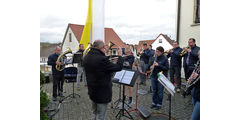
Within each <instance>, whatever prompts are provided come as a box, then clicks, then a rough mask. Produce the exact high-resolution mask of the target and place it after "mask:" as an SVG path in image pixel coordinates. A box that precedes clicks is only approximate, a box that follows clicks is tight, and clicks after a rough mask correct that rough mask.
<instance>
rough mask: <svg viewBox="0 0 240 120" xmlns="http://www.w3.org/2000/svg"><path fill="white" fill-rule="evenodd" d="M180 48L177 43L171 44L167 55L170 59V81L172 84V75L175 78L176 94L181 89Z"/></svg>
mask: <svg viewBox="0 0 240 120" xmlns="http://www.w3.org/2000/svg"><path fill="white" fill-rule="evenodd" d="M181 51H182V48H180V47H179V44H178V42H176V41H175V42H173V49H171V50H170V51H169V53H168V56H167V57H171V60H170V80H171V82H172V83H174V75H176V77H177V92H180V89H181V67H182V56H180V53H181Z"/></svg>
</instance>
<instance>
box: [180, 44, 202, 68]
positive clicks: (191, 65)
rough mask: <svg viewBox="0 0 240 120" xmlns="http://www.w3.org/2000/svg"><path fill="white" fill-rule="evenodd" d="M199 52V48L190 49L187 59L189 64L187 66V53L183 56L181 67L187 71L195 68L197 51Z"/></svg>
mask: <svg viewBox="0 0 240 120" xmlns="http://www.w3.org/2000/svg"><path fill="white" fill-rule="evenodd" d="M199 50H200V47H198V46H196V45H195V46H194V47H192V48H191V52H190V57H189V64H188V65H187V63H186V60H187V56H188V53H186V54H185V55H184V60H183V67H184V68H188V69H189V70H193V69H194V68H195V64H196V63H197V61H198V60H199V59H198V51H199Z"/></svg>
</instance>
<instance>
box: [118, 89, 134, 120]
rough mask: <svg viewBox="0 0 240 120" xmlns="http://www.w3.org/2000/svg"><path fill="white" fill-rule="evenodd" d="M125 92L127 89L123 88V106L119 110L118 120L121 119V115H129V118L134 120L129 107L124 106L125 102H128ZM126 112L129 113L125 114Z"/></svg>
mask: <svg viewBox="0 0 240 120" xmlns="http://www.w3.org/2000/svg"><path fill="white" fill-rule="evenodd" d="M124 94H125V89H123V92H122V97H123V99H122V108H121V109H120V110H119V112H118V114H117V115H116V118H117V120H120V119H121V117H127V118H129V119H132V120H133V117H132V116H131V115H130V113H129V112H128V111H127V109H126V108H125V107H124V104H126V103H125V97H124ZM124 112H126V113H127V114H128V116H127V115H125V114H124Z"/></svg>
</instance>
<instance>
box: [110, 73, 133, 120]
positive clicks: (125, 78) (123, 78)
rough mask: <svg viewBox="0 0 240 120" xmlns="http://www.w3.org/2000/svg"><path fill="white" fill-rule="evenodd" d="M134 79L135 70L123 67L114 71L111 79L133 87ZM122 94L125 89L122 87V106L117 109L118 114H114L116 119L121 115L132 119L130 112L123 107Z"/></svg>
mask: <svg viewBox="0 0 240 120" xmlns="http://www.w3.org/2000/svg"><path fill="white" fill-rule="evenodd" d="M136 79H137V74H136V71H134V70H125V69H123V70H121V71H119V72H116V73H115V74H114V78H113V81H114V82H115V83H118V84H120V85H126V86H131V87H133V86H134V84H135V82H136ZM124 94H125V89H123V92H122V97H123V100H122V108H121V109H120V110H119V112H118V114H117V115H116V118H117V119H118V120H120V119H121V117H126V118H129V119H133V117H132V116H131V115H130V113H129V112H128V111H127V110H126V109H125V108H124V101H125V97H124ZM124 112H126V113H127V114H128V116H127V115H125V113H124Z"/></svg>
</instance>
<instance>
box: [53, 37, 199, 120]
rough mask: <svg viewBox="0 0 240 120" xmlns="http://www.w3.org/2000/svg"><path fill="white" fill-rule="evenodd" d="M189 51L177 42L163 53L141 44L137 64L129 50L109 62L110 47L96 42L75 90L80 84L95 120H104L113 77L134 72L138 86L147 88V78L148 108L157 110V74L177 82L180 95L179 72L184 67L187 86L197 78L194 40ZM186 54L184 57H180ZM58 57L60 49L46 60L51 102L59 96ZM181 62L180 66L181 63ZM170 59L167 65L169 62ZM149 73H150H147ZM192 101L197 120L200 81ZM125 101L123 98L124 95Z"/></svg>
mask: <svg viewBox="0 0 240 120" xmlns="http://www.w3.org/2000/svg"><path fill="white" fill-rule="evenodd" d="M188 46H189V48H180V47H179V44H178V42H174V43H173V48H172V49H170V50H167V51H165V50H164V48H163V47H162V46H159V47H157V48H156V50H153V49H152V46H151V45H147V44H146V43H144V44H143V48H142V50H141V51H140V52H139V53H138V55H139V56H138V57H140V60H139V61H138V62H137V63H136V59H137V58H136V57H137V56H134V55H133V51H132V50H131V47H130V46H128V47H126V48H125V50H124V54H123V51H122V49H121V48H119V49H118V51H117V53H118V57H117V58H115V59H113V61H110V60H109V57H108V56H109V52H108V51H109V46H108V45H105V44H104V42H103V41H102V40H95V41H94V43H93V44H92V47H91V48H90V50H89V52H88V53H87V54H86V55H84V57H83V62H82V63H79V64H78V66H77V68H78V75H77V89H78V90H80V81H83V82H84V85H85V86H87V88H88V95H89V98H90V100H91V104H92V111H93V115H94V120H104V119H105V116H106V110H107V106H108V104H109V103H110V102H111V100H112V74H113V73H114V72H118V71H121V70H122V69H123V68H124V69H130V70H131V69H135V70H137V71H138V73H139V76H140V85H146V82H147V79H148V76H149V77H150V81H149V82H150V83H151V90H152V92H153V94H152V103H151V106H150V107H151V108H152V109H155V110H159V109H161V107H162V103H163V102H162V101H163V92H164V86H163V85H162V84H161V83H160V82H159V81H158V76H157V74H158V73H159V72H162V73H163V74H164V75H165V76H166V77H168V74H170V81H171V82H172V83H173V84H174V82H175V78H176V82H177V85H176V91H177V92H178V93H179V92H180V91H181V86H182V84H181V81H182V80H181V68H182V63H183V68H184V73H185V79H186V81H187V83H188V84H191V83H192V81H193V80H194V79H195V78H197V77H200V68H199V70H198V72H196V71H195V69H196V66H195V64H197V63H200V48H199V47H198V46H196V41H195V39H194V38H190V39H189V40H188ZM78 52H80V53H82V54H83V52H84V47H83V45H82V44H80V45H79V51H78ZM183 53H185V54H183ZM60 54H61V48H60V47H57V48H56V50H55V53H53V54H51V55H50V56H49V58H48V64H49V65H52V74H53V100H56V97H57V96H62V92H63V83H64V73H63V71H57V70H56V68H55V66H56V65H60V64H61V63H59V62H58V61H57V58H58V56H59V55H60ZM182 58H183V62H182ZM169 59H170V61H169ZM149 71H150V72H149ZM192 86H193V87H192V89H191V91H192V93H191V95H192V101H193V105H194V110H193V113H192V120H198V119H200V81H199V82H196V83H195V84H194V85H192ZM123 88H124V89H125V88H128V91H129V99H128V100H129V101H128V104H131V103H132V88H131V87H129V86H124V87H123ZM124 97H126V95H124Z"/></svg>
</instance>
